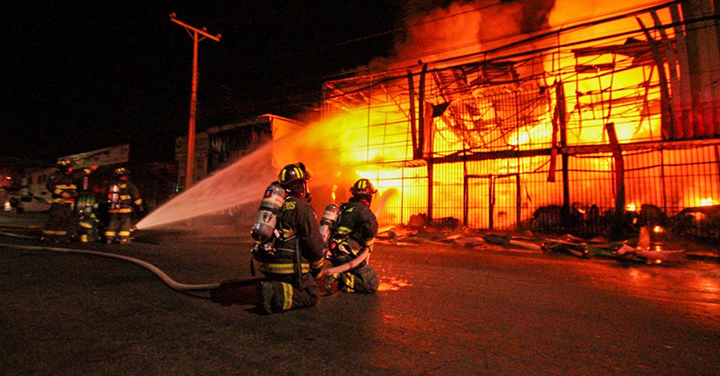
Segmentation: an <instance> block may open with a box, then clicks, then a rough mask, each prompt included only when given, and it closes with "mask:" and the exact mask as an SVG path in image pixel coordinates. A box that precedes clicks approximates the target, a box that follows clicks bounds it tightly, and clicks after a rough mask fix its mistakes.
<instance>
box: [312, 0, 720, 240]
mask: <svg viewBox="0 0 720 376" xmlns="http://www.w3.org/2000/svg"><path fill="white" fill-rule="evenodd" d="M548 3H549V4H548ZM553 3H554V4H553ZM575 3H577V2H575ZM600 3H603V4H602V5H603V7H599V8H594V9H592V10H590V9H583V8H584V7H585V6H588V5H587V4H586V3H583V4H569V2H566V1H561V0H557V1H554V2H552V1H550V2H548V1H532V0H527V1H523V0H518V1H475V2H466V3H462V4H453V5H451V6H450V7H448V8H444V9H443V10H442V13H437V12H436V13H430V14H427V15H426V16H425V17H424V18H422V19H419V18H416V19H414V20H413V21H411V22H410V23H411V26H410V27H409V28H408V33H407V35H406V38H405V44H403V45H401V46H399V47H398V48H397V54H398V56H397V58H395V59H392V58H391V59H387V60H385V61H378V62H374V63H373V64H370V65H369V66H368V67H367V68H366V69H365V70H364V73H363V74H359V75H355V76H352V77H347V78H342V79H338V80H334V81H329V82H326V83H325V84H324V88H323V89H324V91H323V106H322V114H323V118H324V119H326V121H328V122H332V123H335V124H338V125H340V126H341V128H342V129H343V135H342V137H340V141H339V142H337V158H339V163H340V165H341V166H343V167H342V170H343V171H353V172H355V173H356V175H357V176H361V177H365V178H369V179H371V180H372V181H373V182H375V183H376V185H377V186H378V188H379V189H380V192H381V194H382V195H383V196H384V200H383V202H384V207H383V210H382V212H381V213H380V218H379V219H380V221H381V222H382V223H384V224H405V223H408V222H409V221H410V218H411V216H413V215H418V214H425V215H427V217H428V218H430V219H439V218H448V217H452V218H456V219H458V220H459V221H461V222H462V223H463V224H465V225H466V226H468V227H469V228H475V229H498V230H501V229H516V228H520V227H522V226H524V225H526V224H527V223H529V222H530V220H531V219H533V218H534V216H537V213H538V212H541V211H542V210H543V208H552V207H556V208H564V209H565V211H569V210H570V209H571V208H572V209H573V210H574V211H575V212H577V213H580V214H582V213H585V215H584V216H583V218H587V215H588V213H603V212H610V211H612V212H615V213H620V212H625V211H627V210H634V208H637V209H639V208H640V207H641V205H652V206H655V207H657V208H659V209H661V210H662V211H663V212H664V213H666V214H667V215H673V214H677V213H679V212H680V211H682V210H683V209H685V208H689V207H699V206H702V205H716V204H718V200H720V106H719V104H720V85H719V84H718V82H720V65H719V64H718V63H719V62H720V58H719V56H720V49H719V48H718V43H719V40H720V28H718V22H717V19H718V18H719V17H720V10H718V9H715V8H714V6H713V4H715V5H716V3H713V2H711V1H709V0H687V1H671V2H652V3H651V4H647V3H648V2H647V1H645V2H642V1H623V2H620V1H605V2H600ZM612 3H617V4H623V5H622V6H614V7H613V6H612V5H613V4H612ZM633 3H644V5H643V4H640V5H635V6H633ZM623 7H624V8H623ZM570 10H572V12H570ZM573 14H574V15H573ZM588 14H592V16H588ZM441 34H443V35H441ZM408 61H411V63H408ZM348 179H350V177H348Z"/></svg>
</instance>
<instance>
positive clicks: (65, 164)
mask: <svg viewBox="0 0 720 376" xmlns="http://www.w3.org/2000/svg"><path fill="white" fill-rule="evenodd" d="M57 168H58V170H60V171H62V172H71V171H72V161H71V160H69V159H66V158H63V159H58V161H57Z"/></svg>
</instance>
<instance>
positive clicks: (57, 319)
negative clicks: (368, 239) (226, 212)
mask: <svg viewBox="0 0 720 376" xmlns="http://www.w3.org/2000/svg"><path fill="white" fill-rule="evenodd" d="M4 219H5V220H6V221H5V222H4V223H3V224H8V223H7V217H5V218H4ZM18 220H19V218H17V217H14V218H11V219H10V221H18ZM29 222H32V221H29ZM29 222H24V223H23V224H22V225H17V226H15V227H3V228H2V235H1V236H0V286H2V289H1V290H0V329H1V330H0V339H1V340H2V349H1V350H0V372H1V373H2V374H3V375H29V374H38V375H50V374H52V375H78V374H96V375H136V374H147V375H168V374H172V375H280V374H287V375H310V374H313V375H318V374H319V375H568V374H570V375H629V374H632V375H716V374H717V369H720V360H719V359H720V357H718V352H719V350H720V265H719V264H718V263H717V262H715V261H707V260H692V259H691V260H689V261H687V262H685V263H682V264H679V265H659V266H657V265H656V266H649V265H646V264H642V263H637V264H635V263H631V264H621V263H618V262H617V261H615V260H609V259H598V258H594V259H579V258H576V257H573V256H571V255H567V254H545V253H541V252H536V251H530V250H520V249H510V248H505V247H501V246H495V245H481V246H477V245H476V246H474V247H460V246H457V245H452V244H447V245H443V244H439V243H431V242H422V241H420V242H408V243H405V244H389V243H388V242H384V243H381V244H378V246H377V248H376V250H375V251H374V252H373V254H372V257H371V260H370V264H371V265H372V266H373V267H374V268H375V269H376V270H377V272H378V274H379V276H380V279H381V289H380V291H378V292H377V293H376V294H373V295H355V294H344V293H335V294H332V295H327V296H323V297H322V298H321V301H320V303H319V304H318V306H316V307H312V308H308V309H302V310H296V311H290V312H286V313H282V314H275V315H270V316H265V315H262V314H260V313H259V311H258V310H257V309H256V308H255V307H253V306H252V305H242V304H234V305H231V306H222V305H220V304H217V303H215V302H213V301H211V300H207V299H202V298H198V297H194V296H190V295H187V294H182V293H178V292H177V291H175V290H173V289H171V288H169V287H168V286H167V285H166V284H165V283H163V281H161V279H160V278H158V277H157V275H155V274H153V273H152V272H150V271H149V270H148V269H146V268H143V267H140V266H138V265H136V264H133V263H130V262H125V261H122V260H117V259H114V258H109V257H102V256H95V255H87V254H74V253H64V252H57V250H55V251H53V250H52V249H49V248H43V247H46V246H44V245H43V244H41V243H40V242H39V241H38V240H36V239H34V236H35V235H36V234H37V231H38V230H37V228H34V227H32V224H31V223H29ZM0 223H2V221H0ZM14 223H17V222H14ZM212 230H213V231H200V232H199V231H193V230H189V229H188V230H187V231H184V230H182V229H177V228H176V229H165V230H162V231H160V230H155V231H138V232H137V233H136V241H135V243H133V244H131V245H127V246H125V245H111V246H108V245H105V244H90V245H84V246H83V245H81V244H75V243H73V244H69V245H61V246H58V247H67V248H68V249H83V250H92V251H94V252H107V253H111V254H117V255H123V256H126V257H132V258H137V259H140V260H143V261H146V262H148V263H150V264H152V265H154V266H156V267H157V268H159V269H160V270H162V271H163V272H164V273H166V274H167V275H168V276H170V277H171V278H172V279H173V280H175V281H178V282H182V283H185V284H205V283H214V282H220V281H226V280H232V279H245V278H250V277H251V275H250V267H249V256H250V254H249V248H250V242H249V236H247V230H245V231H243V228H242V227H237V226H233V225H228V226H225V227H219V228H214V229H212ZM11 235H17V236H11ZM18 246H26V247H28V248H24V249H23V248H18Z"/></svg>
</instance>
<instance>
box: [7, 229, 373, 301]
mask: <svg viewBox="0 0 720 376" xmlns="http://www.w3.org/2000/svg"><path fill="white" fill-rule="evenodd" d="M0 235H3V236H8V237H17V238H33V239H34V238H35V237H29V236H23V235H16V234H11V233H5V232H0ZM0 248H13V249H21V250H29V251H50V252H55V253H65V254H84V255H92V256H101V257H108V258H113V259H117V260H122V261H127V262H130V263H133V264H136V265H139V266H141V267H143V268H145V269H147V270H149V271H150V272H152V273H153V274H155V275H156V276H157V277H158V278H160V280H161V281H162V282H163V283H165V285H167V286H168V287H169V288H171V289H172V290H174V291H177V292H179V293H182V294H185V295H189V296H193V297H196V298H201V299H211V300H213V301H215V302H217V303H220V304H222V305H229V304H231V303H239V302H240V301H245V300H246V297H241V298H240V300H238V295H237V294H236V293H235V294H233V293H231V295H227V294H223V292H222V290H224V289H228V288H232V287H233V286H234V287H235V288H242V289H245V288H247V287H250V286H252V285H253V284H254V283H255V282H256V281H259V280H260V279H256V278H252V279H246V280H231V281H224V282H220V283H209V284H200V285H189V284H184V283H179V282H176V281H174V280H173V279H172V278H170V277H169V276H168V275H167V274H166V273H165V272H163V271H162V270H160V269H159V268H158V267H156V266H155V265H152V264H150V263H149V262H146V261H143V260H139V259H136V258H133V257H128V256H123V255H118V254H114V253H106V252H99V251H91V250H86V249H76V248H60V247H48V246H30V245H19V244H5V243H0ZM369 253H370V249H369V248H366V249H365V251H364V252H362V253H361V254H360V255H359V256H358V257H357V258H355V259H354V260H351V261H349V262H347V263H345V264H342V265H338V266H336V267H333V268H329V269H325V270H323V271H321V272H320V274H318V276H317V277H316V280H317V279H320V278H322V277H325V276H328V275H332V274H336V273H342V272H345V271H348V270H350V269H353V268H355V267H357V266H358V265H360V263H362V262H363V261H364V260H365V259H366V258H367V256H368V254H369ZM200 291H210V292H211V296H210V297H209V298H208V297H205V296H199V295H196V294H193V292H200ZM224 296H228V297H227V298H224ZM227 299H230V301H229V302H228V300H227ZM228 303H229V304H228Z"/></svg>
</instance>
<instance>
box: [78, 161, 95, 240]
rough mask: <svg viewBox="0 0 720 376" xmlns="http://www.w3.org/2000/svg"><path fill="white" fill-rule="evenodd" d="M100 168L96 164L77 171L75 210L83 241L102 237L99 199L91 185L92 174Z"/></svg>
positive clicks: (80, 238)
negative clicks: (98, 211)
mask: <svg viewBox="0 0 720 376" xmlns="http://www.w3.org/2000/svg"><path fill="white" fill-rule="evenodd" d="M97 169H98V165H96V164H94V165H92V166H90V167H89V168H83V169H81V170H79V171H77V172H76V173H75V175H74V178H75V180H76V182H77V188H78V197H77V200H76V202H75V211H76V214H77V217H78V221H79V222H78V224H79V227H78V234H79V240H80V241H81V242H83V243H89V242H98V241H100V240H101V237H100V220H99V219H98V217H97V215H96V211H97V209H98V200H97V196H96V195H95V193H94V192H93V191H92V189H91V187H90V174H92V173H93V172H94V171H95V170H97Z"/></svg>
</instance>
